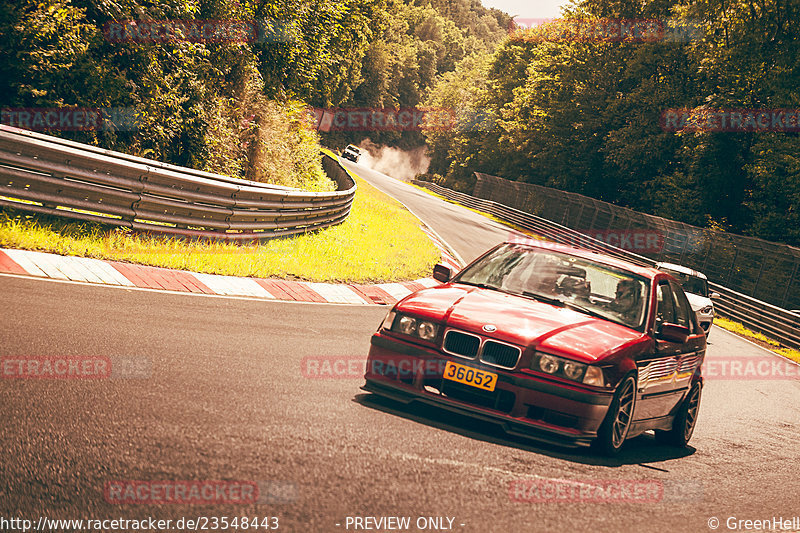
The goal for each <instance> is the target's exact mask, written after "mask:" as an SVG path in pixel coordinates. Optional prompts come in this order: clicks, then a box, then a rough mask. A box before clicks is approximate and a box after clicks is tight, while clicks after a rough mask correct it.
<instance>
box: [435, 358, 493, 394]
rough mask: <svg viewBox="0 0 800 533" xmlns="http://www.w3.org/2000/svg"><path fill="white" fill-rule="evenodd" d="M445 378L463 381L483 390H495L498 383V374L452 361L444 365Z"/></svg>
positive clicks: (458, 381)
mask: <svg viewBox="0 0 800 533" xmlns="http://www.w3.org/2000/svg"><path fill="white" fill-rule="evenodd" d="M443 377H444V379H449V380H450V381H455V382H456V383H463V384H464V385H469V386H470V387H476V388H479V389H481V390H488V391H490V392H491V391H493V390H494V387H495V385H497V374H493V373H491V372H484V371H483V370H476V369H475V368H472V367H471V366H465V365H459V364H458V363H452V362H450V361H448V362H447V364H446V365H445V366H444V376H443Z"/></svg>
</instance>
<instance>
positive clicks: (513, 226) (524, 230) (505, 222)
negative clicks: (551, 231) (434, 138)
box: [406, 182, 550, 241]
mask: <svg viewBox="0 0 800 533" xmlns="http://www.w3.org/2000/svg"><path fill="white" fill-rule="evenodd" d="M406 183H408V184H409V185H411V186H412V187H416V188H417V189H419V190H420V191H422V192H424V193H426V194H430V195H431V196H433V197H434V198H438V199H440V200H442V201H445V202H447V203H450V204H454V205H457V206H460V207H463V208H464V209H469V210H470V211H472V212H473V213H477V214H479V215H481V216H484V217H486V218H488V219H490V220H493V221H495V222H497V223H498V224H502V225H503V226H507V227H509V228H511V229H513V230H516V231H518V232H520V233H523V234H525V235H527V236H528V237H531V238H532V239H536V240H539V241H550V239H548V238H547V237H544V236H542V235H539V234H537V233H534V232H533V231H531V230H529V229H527V228H523V227H522V226H517V225H516V224H514V223H513V222H509V221H508V220H503V219H502V218H499V217H497V216H495V215H493V214H491V213H487V212H486V211H481V210H479V209H474V208H472V207H467V206H466V205H464V204H460V203H458V202H456V201H455V200H450V199H449V198H445V197H444V196H442V195H441V194H438V193H435V192H433V191H432V190H430V189H426V188H425V187H420V186H419V185H416V184H414V183H409V182H406ZM508 237H509V239H511V238H512V235H511V234H509V236H508Z"/></svg>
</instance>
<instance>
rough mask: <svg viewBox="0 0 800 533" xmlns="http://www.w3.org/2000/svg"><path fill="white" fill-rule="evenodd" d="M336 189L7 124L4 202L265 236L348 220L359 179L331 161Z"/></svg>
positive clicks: (132, 223) (127, 223)
mask: <svg viewBox="0 0 800 533" xmlns="http://www.w3.org/2000/svg"><path fill="white" fill-rule="evenodd" d="M322 166H323V169H324V170H325V172H326V173H327V174H328V176H329V177H330V178H331V179H332V180H333V181H335V182H336V184H337V189H338V190H336V191H333V192H307V191H301V190H298V189H293V188H290V187H280V186H276V185H268V184H263V183H257V182H253V181H246V180H240V179H235V178H230V177H227V176H221V175H219V174H213V173H210V172H201V171H198V170H193V169H189V168H184V167H178V166H175V165H169V164H166V163H160V162H158V161H153V160H150V159H144V158H141V157H135V156H130V155H127V154H123V153H120V152H114V151H111V150H103V149H101V148H97V147H94V146H90V145H86V144H81V143H76V142H72V141H67V140H64V139H60V138H57V137H51V136H48V135H42V134H39V133H34V132H30V131H26V130H20V129H16V128H11V127H8V126H2V125H0V206H8V207H13V208H16V209H23V210H27V211H34V212H37V213H46V214H54V215H58V216H64V217H69V218H73V219H79V220H88V221H94V222H103V223H107V224H115V225H118V226H124V227H129V228H133V229H137V230H146V231H153V232H159V233H166V234H170V235H176V236H183V237H193V238H213V239H223V240H239V241H243V240H252V239H266V238H271V237H278V236H283V235H291V234H296V233H304V232H308V231H314V230H317V229H320V228H324V227H327V226H332V225H335V224H338V223H341V222H342V221H344V219H345V218H346V217H347V215H348V214H349V213H350V206H351V204H352V202H353V198H354V196H355V191H356V184H355V181H354V180H353V179H352V177H350V175H349V174H348V173H347V171H345V170H344V168H342V167H341V165H339V163H338V162H337V161H336V160H334V159H333V158H331V157H329V156H327V155H324V156H323V159H322Z"/></svg>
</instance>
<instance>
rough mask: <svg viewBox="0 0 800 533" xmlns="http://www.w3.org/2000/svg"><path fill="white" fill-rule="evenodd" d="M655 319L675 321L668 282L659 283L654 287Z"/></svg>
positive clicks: (662, 321)
mask: <svg viewBox="0 0 800 533" xmlns="http://www.w3.org/2000/svg"><path fill="white" fill-rule="evenodd" d="M656 300H657V302H656V320H658V321H660V322H661V323H662V324H664V323H667V322H669V323H671V324H674V323H675V301H674V299H673V297H672V290H671V289H670V287H669V284H668V283H659V284H658V287H657V288H656Z"/></svg>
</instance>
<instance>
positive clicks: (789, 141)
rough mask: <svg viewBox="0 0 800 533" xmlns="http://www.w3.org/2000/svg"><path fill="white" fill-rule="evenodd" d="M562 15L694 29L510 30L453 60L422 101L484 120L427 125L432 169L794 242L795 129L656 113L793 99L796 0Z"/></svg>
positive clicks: (587, 4)
mask: <svg viewBox="0 0 800 533" xmlns="http://www.w3.org/2000/svg"><path fill="white" fill-rule="evenodd" d="M564 17H565V18H566V23H569V22H570V21H575V20H586V19H589V20H592V19H598V18H605V19H614V18H622V19H660V20H672V21H674V24H677V25H681V26H683V27H687V28H696V29H699V30H700V33H699V34H695V35H691V34H690V35H689V38H687V39H683V40H681V39H664V40H658V41H654V42H631V41H621V42H609V41H602V40H598V41H594V42H589V41H588V40H574V39H573V40H569V39H564V40H556V39H551V40H547V39H543V38H541V35H542V34H541V32H540V33H538V34H537V33H536V32H535V30H529V31H528V32H522V33H516V34H514V35H512V36H511V37H510V38H508V39H507V40H506V41H505V42H503V43H502V44H501V45H500V47H499V48H498V49H497V50H496V51H495V52H494V54H493V57H492V58H491V60H490V61H488V62H484V63H481V64H480V67H479V69H478V72H476V71H475V66H476V64H475V63H474V62H466V61H464V62H462V63H460V64H459V65H458V67H457V68H456V71H455V73H448V74H446V75H440V76H439V78H438V80H437V83H436V84H435V86H434V88H433V90H432V91H431V92H430V94H429V97H428V102H430V103H433V102H437V101H441V100H442V99H444V98H446V95H455V94H459V93H461V94H466V97H465V98H464V100H463V101H464V102H465V104H466V105H468V106H469V107H471V108H473V109H480V110H482V112H483V113H484V114H486V115H489V116H494V117H497V119H498V120H497V121H496V123H495V129H494V130H492V131H490V132H488V134H484V135H476V134H475V133H474V132H469V131H458V130H455V131H451V132H444V133H442V132H427V133H426V139H427V142H428V144H429V146H430V149H431V158H432V164H431V169H430V172H431V173H432V174H434V175H440V176H442V178H441V179H440V180H441V181H443V182H444V183H446V184H448V185H449V186H452V187H455V188H459V189H461V190H467V191H469V190H470V189H471V183H470V180H471V179H472V178H471V174H472V173H473V172H475V171H480V172H486V173H489V174H496V175H501V176H503V177H507V178H510V179H517V180H521V181H527V182H532V183H538V184H542V185H547V186H552V187H557V188H562V189H565V190H569V191H574V192H580V193H583V194H587V195H590V196H593V197H596V198H600V199H603V200H606V201H611V202H614V203H618V204H621V205H625V206H628V207H631V208H634V209H637V210H642V211H646V212H650V213H654V214H657V215H661V216H665V217H670V218H677V219H679V220H682V221H685V222H689V223H692V224H699V225H708V224H711V225H714V226H715V227H718V228H724V229H726V230H731V231H736V232H742V233H747V234H751V235H755V236H760V237H763V238H767V239H771V240H779V241H783V242H788V243H792V244H800V234H799V233H798V229H797V228H798V227H799V226H798V222H800V220H798V215H797V212H798V210H799V209H800V166H798V160H797V156H796V154H797V153H798V148H800V137H798V133H774V132H687V131H684V132H674V131H666V130H665V129H663V128H662V127H661V124H660V118H661V113H662V112H663V111H665V110H667V109H676V108H696V109H700V108H708V109H737V108H738V109H770V108H798V107H800V93H798V92H797V86H798V81H800V62H799V61H798V57H800V48H799V46H800V35H799V34H798V33H797V32H796V31H793V30H794V28H796V27H797V24H798V22H800V0H788V1H783V0H766V1H765V2H756V1H754V0H744V1H742V2H738V3H730V2H725V1H723V0H683V1H681V2H677V3H665V2H663V1H660V0H647V1H645V2H633V1H632V0H584V1H583V2H578V3H575V4H574V5H572V6H571V7H570V8H569V9H568V10H566V12H565V14H564ZM471 79H474V80H476V83H475V86H474V87H469V85H468V81H469V80H471ZM465 87H466V89H467V91H468V92H467V93H464V88H465Z"/></svg>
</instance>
